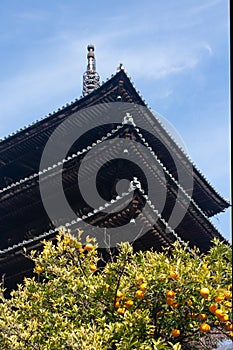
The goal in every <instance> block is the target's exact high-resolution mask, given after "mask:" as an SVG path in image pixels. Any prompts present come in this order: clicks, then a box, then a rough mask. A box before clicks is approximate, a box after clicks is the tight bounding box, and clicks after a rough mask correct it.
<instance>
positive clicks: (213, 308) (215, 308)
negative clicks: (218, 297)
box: [209, 304, 218, 314]
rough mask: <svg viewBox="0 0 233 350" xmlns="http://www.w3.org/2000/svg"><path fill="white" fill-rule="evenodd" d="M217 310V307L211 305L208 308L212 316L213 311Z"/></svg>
mask: <svg viewBox="0 0 233 350" xmlns="http://www.w3.org/2000/svg"><path fill="white" fill-rule="evenodd" d="M217 308H218V307H217V305H215V304H211V305H210V307H209V310H210V312H212V314H214V313H215V311H216V310H217Z"/></svg>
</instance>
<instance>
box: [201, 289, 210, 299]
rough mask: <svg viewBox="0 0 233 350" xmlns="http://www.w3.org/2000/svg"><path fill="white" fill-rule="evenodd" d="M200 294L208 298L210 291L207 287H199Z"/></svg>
mask: <svg viewBox="0 0 233 350" xmlns="http://www.w3.org/2000/svg"><path fill="white" fill-rule="evenodd" d="M200 294H201V296H202V297H203V298H208V296H209V294H210V291H209V289H208V288H201V290H200Z"/></svg>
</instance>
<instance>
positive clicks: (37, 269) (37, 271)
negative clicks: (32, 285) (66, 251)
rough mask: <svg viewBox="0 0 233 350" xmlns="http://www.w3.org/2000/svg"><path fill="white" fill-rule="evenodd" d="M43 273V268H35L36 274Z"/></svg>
mask: <svg viewBox="0 0 233 350" xmlns="http://www.w3.org/2000/svg"><path fill="white" fill-rule="evenodd" d="M42 271H43V269H42V267H40V266H37V267H36V268H35V272H36V273H39V274H40V273H41V272H42Z"/></svg>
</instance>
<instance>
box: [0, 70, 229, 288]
mask: <svg viewBox="0 0 233 350" xmlns="http://www.w3.org/2000/svg"><path fill="white" fill-rule="evenodd" d="M111 102H119V103H120V102H122V103H124V102H126V103H131V105H132V110H131V111H130V112H131V115H132V121H131V122H129V123H128V122H126V121H125V120H122V121H119V122H118V123H116V122H113V121H112V120H111V116H109V122H108V123H107V124H105V125H101V126H98V127H94V128H91V126H92V125H95V121H96V120H98V117H99V115H98V113H100V112H99V111H100V110H101V106H103V104H104V103H106V104H107V105H109V103H111ZM135 105H136V106H138V108H137V107H136V108H135ZM91 106H95V107H96V109H95V110H94V111H93V110H92V112H91V113H89V112H88V108H86V107H91ZM140 106H142V107H147V108H141V107H140ZM82 110H84V111H87V112H85V113H83V114H80V115H79V119H78V120H76V121H75V120H72V119H70V126H71V127H77V124H75V123H79V124H80V125H81V124H87V125H89V126H90V130H89V132H88V134H87V136H85V137H83V138H80V139H79V140H78V142H77V143H75V144H74V145H73V146H72V147H71V149H70V151H69V152H68V154H67V155H66V156H65V157H64V158H62V159H58V160H57V161H56V162H55V163H53V164H50V163H49V164H48V165H47V167H45V168H43V169H40V160H41V157H42V154H43V151H44V147H45V145H46V143H47V141H48V139H49V138H50V136H51V135H52V133H53V131H54V130H55V129H56V128H57V127H58V125H61V123H62V122H63V121H65V120H67V119H69V117H70V116H72V115H73V114H74V113H76V112H78V111H82ZM72 123H73V124H72ZM148 130H153V131H154V132H153V133H150V132H148ZM63 132H64V134H67V133H69V130H66V128H65V127H64V129H63ZM155 135H159V138H158V137H156V136H155ZM128 137H133V138H134V139H135V140H136V141H137V142H136V143H133V144H132V145H130V146H129V149H128V150H127V152H131V153H132V154H134V156H135V159H136V160H137V159H138V161H139V160H140V161H142V162H144V166H145V168H147V169H148V173H147V175H148V177H149V179H150V181H152V183H156V181H157V182H158V183H159V184H160V185H159V186H160V188H161V192H162V190H163V189H166V192H167V197H166V201H165V205H164V210H163V211H162V213H160V212H159V211H158V209H157V206H156V205H157V204H156V203H155V202H153V199H151V198H150V193H147V192H146V187H147V184H146V181H144V178H143V176H142V175H141V172H140V170H138V169H137V167H135V168H134V169H133V171H134V176H137V177H138V178H140V181H139V182H138V184H139V185H138V186H136V188H135V187H134V188H133V187H132V188H131V190H130V189H129V190H128V191H126V192H125V193H122V194H121V195H116V194H115V197H114V199H111V198H109V199H108V200H107V199H106V203H105V205H106V206H112V207H113V209H114V212H115V213H114V214H107V213H104V212H103V211H102V210H103V208H101V207H100V208H96V209H94V210H93V209H91V207H85V203H84V202H83V200H82V197H81V195H80V192H79V190H78V191H77V190H76V187H75V186H76V180H77V165H78V164H80V162H81V161H82V159H83V157H85V158H86V159H87V164H88V165H86V167H85V166H84V170H83V177H82V181H83V182H85V181H86V179H87V178H88V176H89V173H90V172H92V171H94V170H95V167H98V159H100V158H103V159H105V157H106V161H107V159H108V154H110V153H111V155H112V156H114V155H115V154H116V155H117V154H119V153H117V149H118V150H119V149H121V147H122V142H123V140H124V138H128ZM116 139H117V143H116V145H114V147H115V148H114V147H113V148H112V149H110V148H108V147H107V148H106V154H101V155H99V154H98V151H96V152H97V153H95V155H94V156H93V155H91V153H88V152H89V151H90V150H95V149H96V148H97V147H96V146H97V145H98V144H100V143H104V141H106V140H108V141H109V142H110V143H111V142H113V141H114V140H116ZM61 143H62V139H61ZM140 145H143V146H144V147H143V148H140ZM114 152H116V153H114ZM97 155H98V156H97ZM174 160H175V161H174ZM119 162H120V160H118V162H117V163H116V164H115V163H113V162H112V163H111V166H110V167H109V168H108V171H107V174H108V176H107V175H106V174H105V173H104V172H102V173H101V174H100V181H101V183H102V184H104V185H103V186H102V187H103V188H104V191H105V196H106V198H107V197H108V196H109V193H110V192H109V191H111V189H112V188H113V187H114V186H113V183H112V180H111V179H113V178H114V176H115V175H116V174H117V172H118V176H120V177H122V178H125V177H126V178H127V177H130V176H129V175H130V174H129V173H130V172H129V167H127V166H123V167H122V168H121V167H120V166H119ZM177 165H178V167H179V168H180V170H181V172H182V174H183V175H184V176H186V175H187V176H192V178H193V190H192V191H191V190H190V189H189V188H184V187H182V186H181V184H180V179H179V174H178V170H177ZM119 169H120V170H119ZM131 170H132V169H131V168H130V171H131ZM61 172H62V176H63V185H64V189H65V190H66V193H67V196H68V198H69V200H70V201H71V202H73V205H74V206H75V210H76V212H77V213H78V216H77V219H76V220H71V219H70V218H69V217H63V218H62V217H61V218H60V219H61V222H56V227H55V223H53V224H52V223H51V220H50V219H49V217H48V215H47V213H46V211H45V208H44V207H43V204H42V201H41V194H40V190H39V180H40V181H41V179H42V180H44V181H46V182H48V184H49V185H50V188H51V196H55V197H56V183H57V178H58V176H59V174H60V173H61ZM0 174H1V176H0V237H1V244H0V263H1V265H0V266H1V267H0V275H1V274H4V273H5V272H6V271H7V272H8V274H7V275H6V280H7V281H8V282H7V283H8V285H9V286H10V287H12V286H13V285H14V283H16V281H17V280H18V278H21V279H22V277H23V276H24V275H25V274H27V273H29V274H30V273H31V271H32V264H31V262H29V261H28V260H27V259H25V257H24V256H23V253H22V249H23V247H26V248H27V249H28V250H31V249H34V248H41V240H42V239H43V238H48V239H53V240H54V239H55V237H56V234H57V232H58V230H59V228H57V227H59V226H60V225H61V226H63V227H66V228H68V229H70V230H71V232H75V231H76V230H77V228H83V229H84V230H85V228H86V227H87V226H88V228H89V229H88V233H89V234H91V232H90V231H89V230H90V225H93V230H97V227H98V229H99V230H100V232H103V230H104V229H105V228H112V227H118V226H121V225H122V226H124V225H125V224H127V223H128V224H129V223H131V224H132V230H133V229H134V226H133V222H134V221H133V220H137V222H138V224H139V225H142V227H147V230H146V232H145V233H144V234H143V236H139V237H136V238H137V239H136V238H135V239H132V241H133V242H134V247H135V248H136V250H140V249H142V250H145V249H149V248H150V247H153V248H154V249H157V250H160V249H161V247H163V246H169V245H170V244H171V243H172V242H174V241H175V240H176V239H178V240H180V241H181V242H182V244H186V243H185V242H187V241H188V242H189V245H190V247H194V246H195V245H196V246H198V247H199V248H200V250H201V251H202V252H206V251H207V250H208V249H209V247H210V246H211V241H212V239H213V238H214V237H217V238H219V239H220V240H222V241H225V240H224V238H223V237H222V235H221V234H220V233H219V232H218V230H217V229H216V227H215V226H214V225H213V224H212V223H211V222H210V220H209V217H211V216H212V215H215V214H217V213H219V212H221V211H224V210H225V209H226V208H227V207H228V206H229V202H228V201H227V200H225V199H224V198H223V197H222V196H221V195H220V194H219V193H218V192H217V191H216V190H215V189H214V188H213V187H212V186H211V184H210V183H209V182H208V181H207V179H206V178H205V177H204V175H203V174H202V173H201V172H200V171H199V170H198V168H197V167H196V166H195V165H194V164H193V163H192V161H191V160H190V158H189V156H188V155H187V154H186V153H185V152H184V150H183V149H182V148H180V146H179V145H178V144H177V143H176V141H175V140H174V139H173V138H172V136H171V135H170V134H169V132H168V131H167V130H166V128H165V127H164V125H162V123H161V121H160V119H159V116H157V115H155V114H154V113H153V112H152V110H151V109H150V108H149V107H148V106H147V105H146V103H145V101H144V100H143V98H142V96H140V94H139V92H138V91H137V90H136V89H135V87H134V85H133V84H132V82H131V80H130V78H129V77H128V76H127V74H126V72H125V71H124V69H122V67H120V69H119V70H118V72H117V73H116V74H115V75H113V76H112V77H111V78H110V79H108V80H107V81H106V82H104V83H103V84H102V85H101V86H100V87H98V88H96V89H95V90H93V91H92V92H90V93H88V94H86V95H85V96H84V97H82V98H80V99H79V100H75V101H74V102H71V103H70V104H66V105H65V106H63V107H62V108H59V109H58V110H57V111H54V112H53V113H50V114H49V115H46V116H45V117H43V118H41V119H40V120H37V121H35V122H34V123H32V124H30V125H28V126H25V127H24V128H22V129H20V130H18V131H16V132H15V133H12V134H11V135H9V136H7V137H5V138H4V139H2V140H1V141H0ZM132 190H134V198H133V200H132V202H131V203H130V204H127V198H128V197H127V196H128V195H129V194H130V192H132ZM178 192H180V194H181V195H180V197H179V201H178V207H179V208H180V209H182V207H185V208H186V214H185V215H184V217H183V219H182V221H181V222H180V224H179V225H178V226H177V227H176V228H175V229H173V228H172V227H171V226H170V224H169V215H170V213H171V211H172V210H173V208H174V206H175V202H176V198H177V193H178ZM159 195H160V194H159V193H158V196H159ZM110 199H111V201H110ZM109 201H110V202H109ZM144 206H145V210H143V208H144ZM131 220H132V222H131ZM101 230H102V231H101ZM93 232H94V231H93ZM225 242H226V241H225ZM226 243H227V242H226Z"/></svg>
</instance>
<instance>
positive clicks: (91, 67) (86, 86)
mask: <svg viewBox="0 0 233 350" xmlns="http://www.w3.org/2000/svg"><path fill="white" fill-rule="evenodd" d="M87 50H88V54H87V70H86V72H85V73H84V74H83V96H86V95H88V94H89V93H90V92H92V91H93V90H95V89H97V88H98V87H99V86H100V82H99V81H100V77H99V74H98V73H97V72H96V64H95V54H94V50H95V49H94V45H88V46H87Z"/></svg>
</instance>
